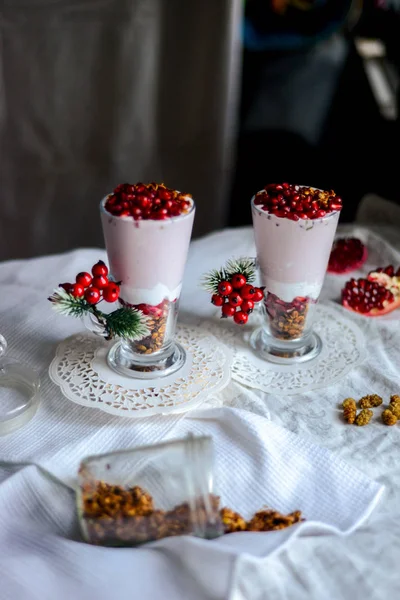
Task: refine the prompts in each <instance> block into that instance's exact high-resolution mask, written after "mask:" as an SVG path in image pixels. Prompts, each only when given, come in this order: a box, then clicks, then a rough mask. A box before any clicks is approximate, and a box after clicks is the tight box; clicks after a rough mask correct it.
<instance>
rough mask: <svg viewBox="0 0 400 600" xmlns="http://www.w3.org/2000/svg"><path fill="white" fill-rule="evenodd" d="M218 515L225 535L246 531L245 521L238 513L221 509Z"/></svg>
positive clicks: (228, 509)
mask: <svg viewBox="0 0 400 600" xmlns="http://www.w3.org/2000/svg"><path fill="white" fill-rule="evenodd" d="M220 515H221V520H222V524H223V526H224V532H225V533H234V532H235V531H244V530H245V529H246V521H245V520H244V519H243V517H242V516H241V515H239V513H237V512H235V511H233V510H232V509H230V508H226V507H225V508H222V509H221V511H220Z"/></svg>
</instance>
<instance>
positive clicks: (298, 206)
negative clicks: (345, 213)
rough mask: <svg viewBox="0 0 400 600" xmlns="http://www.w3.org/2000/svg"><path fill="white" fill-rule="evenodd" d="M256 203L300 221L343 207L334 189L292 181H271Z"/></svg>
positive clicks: (265, 208) (318, 216) (256, 198)
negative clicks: (308, 185)
mask: <svg viewBox="0 0 400 600" xmlns="http://www.w3.org/2000/svg"><path fill="white" fill-rule="evenodd" d="M254 204H255V205H256V206H258V207H259V208H260V209H261V210H264V211H265V212H267V213H270V214H272V215H275V216H277V217H281V218H286V219H291V220H292V221H299V220H300V219H322V218H323V217H325V216H326V215H327V214H329V213H333V212H336V211H338V210H341V208H342V199H341V198H339V197H338V196H337V195H336V194H335V192H334V191H333V190H330V191H323V190H317V189H314V188H310V187H305V186H301V185H291V184H290V183H271V184H269V185H266V186H265V188H264V189H263V190H261V191H260V192H258V193H257V194H256V196H255V198H254Z"/></svg>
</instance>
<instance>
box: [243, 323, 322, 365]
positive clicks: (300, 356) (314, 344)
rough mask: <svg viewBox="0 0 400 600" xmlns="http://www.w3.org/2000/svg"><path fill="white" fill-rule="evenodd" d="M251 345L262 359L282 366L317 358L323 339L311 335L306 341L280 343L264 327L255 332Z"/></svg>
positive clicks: (251, 338) (313, 334) (314, 334)
mask: <svg viewBox="0 0 400 600" xmlns="http://www.w3.org/2000/svg"><path fill="white" fill-rule="evenodd" d="M250 345H251V347H252V348H253V350H254V351H255V353H256V354H257V356H259V357H260V358H262V359H264V360H266V361H268V362H272V363H275V364H280V365H291V364H294V363H303V362H307V361H309V360H313V359H314V358H316V357H317V356H318V355H319V354H320V352H321V350H322V341H321V338H320V337H319V336H318V335H317V334H316V333H311V334H310V335H309V336H308V337H307V338H306V339H304V340H301V339H298V340H293V341H284V342H280V341H279V340H277V339H276V338H274V337H273V336H271V335H269V334H268V333H267V332H266V331H265V329H264V328H263V327H260V328H258V329H256V330H255V331H253V333H252V335H251V337H250Z"/></svg>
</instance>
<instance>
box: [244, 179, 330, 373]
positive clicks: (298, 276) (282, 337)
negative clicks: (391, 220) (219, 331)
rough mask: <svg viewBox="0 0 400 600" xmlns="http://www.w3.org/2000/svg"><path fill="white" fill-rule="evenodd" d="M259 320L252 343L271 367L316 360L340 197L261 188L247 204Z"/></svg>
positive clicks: (312, 191)
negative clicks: (260, 292) (319, 310)
mask: <svg viewBox="0 0 400 600" xmlns="http://www.w3.org/2000/svg"><path fill="white" fill-rule="evenodd" d="M251 209H252V217H253V230H254V238H255V244H256V252H257V263H258V270H259V275H260V279H261V283H262V285H263V286H265V290H264V296H265V298H264V306H263V314H264V322H263V325H262V326H261V327H260V328H258V329H257V330H256V331H254V332H253V334H252V337H251V340H250V341H251V345H252V347H253V349H254V350H255V351H256V353H257V354H259V355H260V356H261V357H262V358H265V359H266V360H269V361H271V362H275V363H283V364H287V363H293V362H304V361H307V360H311V359H313V358H315V357H316V356H317V355H318V354H319V353H320V351H321V348H322V342H321V339H320V338H319V336H318V335H317V334H316V333H315V332H314V331H313V324H314V317H315V309H316V305H317V302H318V298H319V295H320V292H321V288H322V285H323V282H324V277H325V273H326V269H327V265H328V261H329V255H330V252H331V248H332V244H333V240H334V236H335V232H336V228H337V224H338V220H339V215H340V209H341V199H340V198H338V197H337V196H336V195H335V194H334V192H333V191H330V192H325V191H322V190H318V189H316V188H308V187H305V186H291V185H289V184H282V185H280V184H278V185H271V186H266V188H265V189H264V190H261V191H260V192H258V193H257V194H256V195H255V196H254V197H253V198H252V200H251Z"/></svg>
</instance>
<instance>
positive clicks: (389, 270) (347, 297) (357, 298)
mask: <svg viewBox="0 0 400 600" xmlns="http://www.w3.org/2000/svg"><path fill="white" fill-rule="evenodd" d="M342 304H343V306H344V307H345V308H348V309H349V310H352V311H354V312H357V313H360V314H362V315H364V316H366V317H379V316H381V315H385V314H387V313H390V312H392V311H393V310H395V309H396V308H399V307H400V268H399V269H398V270H397V271H396V273H395V270H394V267H393V266H392V265H389V266H388V267H384V268H379V269H376V270H375V271H371V272H370V273H369V274H368V276H367V278H366V279H364V278H360V279H350V281H348V282H347V283H346V285H345V286H344V288H343V289H342Z"/></svg>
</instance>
